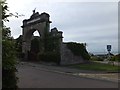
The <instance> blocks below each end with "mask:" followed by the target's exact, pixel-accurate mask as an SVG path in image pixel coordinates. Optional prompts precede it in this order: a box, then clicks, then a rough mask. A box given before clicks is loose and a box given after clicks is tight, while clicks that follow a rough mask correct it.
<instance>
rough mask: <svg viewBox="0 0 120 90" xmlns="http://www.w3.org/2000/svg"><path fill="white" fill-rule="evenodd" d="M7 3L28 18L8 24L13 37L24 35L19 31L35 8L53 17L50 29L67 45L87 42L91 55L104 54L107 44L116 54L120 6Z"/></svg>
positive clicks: (13, 19) (96, 3)
mask: <svg viewBox="0 0 120 90" xmlns="http://www.w3.org/2000/svg"><path fill="white" fill-rule="evenodd" d="M8 1H9V2H10V3H9V5H10V11H12V12H18V13H20V14H24V15H25V16H24V17H20V18H18V19H15V18H10V23H9V24H8V23H7V25H8V26H10V27H11V31H12V35H13V36H14V37H18V36H19V35H20V34H22V28H21V27H20V26H21V25H22V20H24V19H28V18H29V17H30V15H31V14H32V10H33V9H34V8H36V11H38V12H40V13H42V12H47V13H49V14H50V20H51V21H52V24H51V28H53V27H57V28H58V30H61V31H63V36H64V41H65V42H66V41H77V42H86V43H88V45H89V46H88V49H89V51H92V52H93V51H95V50H96V49H98V51H102V50H103V49H104V48H103V47H105V46H106V45H107V44H112V45H113V49H114V50H117V40H118V35H117V33H118V3H116V2H110V1H109V2H102V1H101V2H59V1H62V0H59V1H58V2H59V3H58V2H55V1H54V0H53V1H52V2H50V0H47V1H48V2H44V1H43V0H42V1H43V2H41V1H39V0H34V1H33V0H30V1H29V2H28V1H27V0H25V1H23V0H19V1H18V0H15V1H14V2H11V0H8ZM85 1H87V0H85ZM93 1H95V0H93ZM105 1H107V0H105ZM111 1H112V0H111ZM23 2H24V3H23ZM15 7H16V8H15ZM98 47H99V48H98Z"/></svg>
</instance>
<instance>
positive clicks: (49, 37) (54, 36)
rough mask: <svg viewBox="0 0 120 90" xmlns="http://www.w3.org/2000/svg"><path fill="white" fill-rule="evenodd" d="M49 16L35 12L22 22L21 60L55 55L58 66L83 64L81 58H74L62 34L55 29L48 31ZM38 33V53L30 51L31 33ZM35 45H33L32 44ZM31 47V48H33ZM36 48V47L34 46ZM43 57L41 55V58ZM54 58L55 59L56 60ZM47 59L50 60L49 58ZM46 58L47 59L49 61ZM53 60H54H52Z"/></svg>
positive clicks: (32, 37)
mask: <svg viewBox="0 0 120 90" xmlns="http://www.w3.org/2000/svg"><path fill="white" fill-rule="evenodd" d="M49 17H50V15H49V14H48V13H45V12H43V13H41V14H39V12H35V10H33V14H32V15H31V16H30V18H29V19H25V20H23V25H22V26H21V27H22V28H23V29H22V57H23V60H29V59H30V58H32V57H37V56H36V55H39V53H44V54H46V55H47V54H48V55H52V54H51V53H53V54H56V55H58V57H59V59H60V60H59V64H61V65H65V64H77V63H83V62H84V61H85V60H84V59H83V58H82V57H81V56H75V55H74V54H73V53H72V51H71V50H70V49H69V48H68V47H67V43H64V42H63V36H62V34H63V32H62V31H58V30H57V28H56V27H55V28H52V29H51V30H50V23H51V21H50V20H49ZM35 31H38V33H39V35H40V37H39V38H37V40H38V41H39V42H40V43H41V44H40V45H38V46H39V47H40V48H39V47H38V48H37V49H38V51H39V52H37V53H36V52H34V49H33V50H32V49H31V48H32V40H33V39H34V38H36V37H35V36H33V33H34V32H35ZM34 45H35V44H34ZM34 45H33V46H34ZM34 47H35V48H36V46H34ZM42 56H43V55H41V57H42ZM58 57H55V58H58ZM49 58H52V56H51V57H49ZM49 58H48V59H49ZM53 59H54V58H53ZM40 60H41V59H40Z"/></svg>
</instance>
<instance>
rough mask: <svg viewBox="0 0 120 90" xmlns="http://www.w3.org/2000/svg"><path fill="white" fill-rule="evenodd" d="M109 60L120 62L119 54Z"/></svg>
mask: <svg viewBox="0 0 120 90" xmlns="http://www.w3.org/2000/svg"><path fill="white" fill-rule="evenodd" d="M110 61H118V62H120V54H118V55H115V56H113V57H112V58H111V59H110Z"/></svg>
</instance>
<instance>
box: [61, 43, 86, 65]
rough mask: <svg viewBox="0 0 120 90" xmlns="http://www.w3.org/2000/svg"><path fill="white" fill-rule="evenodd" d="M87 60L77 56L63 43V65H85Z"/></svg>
mask: <svg viewBox="0 0 120 90" xmlns="http://www.w3.org/2000/svg"><path fill="white" fill-rule="evenodd" d="M84 62H85V60H84V59H83V58H82V57H81V56H75V55H74V54H73V53H72V52H71V50H70V49H68V48H67V45H66V44H64V43H62V45H61V62H60V64H61V65H67V64H78V63H84Z"/></svg>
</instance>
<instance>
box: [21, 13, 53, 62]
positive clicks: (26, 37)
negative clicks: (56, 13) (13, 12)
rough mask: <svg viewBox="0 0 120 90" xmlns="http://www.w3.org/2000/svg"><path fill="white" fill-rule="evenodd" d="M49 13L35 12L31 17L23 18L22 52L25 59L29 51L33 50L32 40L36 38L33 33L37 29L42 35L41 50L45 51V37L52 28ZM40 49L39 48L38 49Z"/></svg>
mask: <svg viewBox="0 0 120 90" xmlns="http://www.w3.org/2000/svg"><path fill="white" fill-rule="evenodd" d="M49 17H50V16H49V14H47V13H41V14H39V13H38V12H36V13H35V12H33V14H32V15H31V17H30V19H25V20H23V26H22V28H23V32H22V33H23V41H22V53H23V54H24V59H25V60H28V53H29V52H30V51H31V40H32V39H33V38H34V37H33V33H34V32H35V31H36V30H37V31H38V33H39V35H40V40H41V41H42V42H41V51H42V52H44V38H45V35H46V34H47V33H49V30H50V23H51V21H49ZM38 50H39V49H38Z"/></svg>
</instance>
